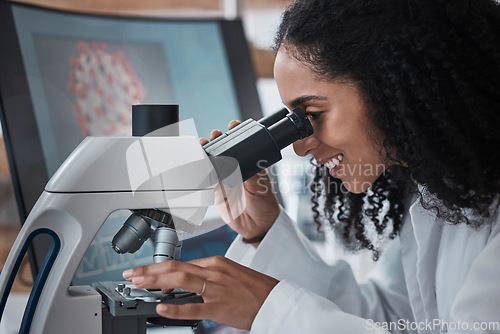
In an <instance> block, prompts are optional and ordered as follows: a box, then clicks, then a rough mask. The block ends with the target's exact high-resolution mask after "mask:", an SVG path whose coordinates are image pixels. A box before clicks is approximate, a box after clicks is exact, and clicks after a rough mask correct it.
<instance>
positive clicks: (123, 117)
mask: <svg viewBox="0 0 500 334" xmlns="http://www.w3.org/2000/svg"><path fill="white" fill-rule="evenodd" d="M77 45H78V50H79V54H78V56H76V57H71V59H70V66H71V68H70V73H69V82H68V91H69V92H70V93H71V94H72V95H74V96H75V97H76V102H75V104H74V105H73V111H74V113H75V115H76V117H77V120H78V125H79V127H80V131H81V132H82V135H83V136H84V137H85V136H95V135H112V134H113V135H130V132H131V130H130V128H131V120H132V116H131V115H132V111H131V110H132V107H131V106H132V104H140V103H142V101H143V99H144V95H145V90H144V87H143V85H142V82H141V80H140V79H139V77H138V76H137V75H136V73H135V71H134V68H133V67H132V65H131V64H130V62H129V61H128V60H127V57H126V56H125V53H124V52H123V51H121V50H118V51H115V52H113V53H110V52H108V46H107V44H106V43H98V42H90V43H88V42H83V41H79V42H78V43H77Z"/></svg>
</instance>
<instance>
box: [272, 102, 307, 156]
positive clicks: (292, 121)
mask: <svg viewBox="0 0 500 334" xmlns="http://www.w3.org/2000/svg"><path fill="white" fill-rule="evenodd" d="M267 130H268V131H269V133H270V134H271V136H272V137H273V138H274V141H275V142H276V145H277V146H278V148H279V149H280V150H282V149H284V148H285V147H287V146H288V145H290V144H291V143H293V142H295V141H297V140H300V139H304V138H306V137H308V136H310V135H312V133H313V128H312V125H311V122H309V120H308V119H307V116H306V115H305V113H304V112H303V111H302V110H301V109H299V108H296V109H294V110H292V111H290V112H289V113H288V114H287V115H286V116H285V117H284V118H283V119H281V120H280V121H278V122H276V123H274V124H272V125H271V126H269V127H268V129H267Z"/></svg>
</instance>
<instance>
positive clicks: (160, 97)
mask: <svg viewBox="0 0 500 334" xmlns="http://www.w3.org/2000/svg"><path fill="white" fill-rule="evenodd" d="M35 46H36V54H37V61H38V62H39V64H40V78H41V81H40V85H39V87H40V88H41V89H42V90H43V92H44V94H43V95H44V96H45V99H46V102H47V104H45V103H41V104H38V105H37V106H36V107H37V109H38V111H39V112H38V113H37V115H38V116H39V117H40V126H41V127H42V128H43V129H44V130H43V132H44V138H43V139H44V142H46V143H47V145H46V146H45V147H44V148H45V155H46V156H47V157H50V158H49V159H47V161H48V162H51V161H52V162H54V166H53V167H52V166H50V165H49V166H48V168H49V170H50V171H51V172H54V171H55V170H56V169H57V166H58V165H59V164H60V162H62V161H63V160H64V159H65V158H66V156H68V155H69V153H71V151H73V149H74V148H75V147H76V146H77V145H78V144H79V143H80V142H81V141H82V140H83V139H84V138H85V137H87V136H112V135H116V136H130V135H131V134H132V130H131V128H132V125H131V120H132V113H131V110H132V105H133V104H141V103H172V101H173V100H174V98H173V97H172V87H171V84H170V83H171V80H170V79H169V76H168V70H167V64H166V61H165V53H164V50H163V48H162V45H161V44H159V43H147V42H126V43H124V42H121V41H103V40H98V39H73V38H61V37H56V36H48V35H44V34H37V35H36V36H35ZM44 106H46V108H44Z"/></svg>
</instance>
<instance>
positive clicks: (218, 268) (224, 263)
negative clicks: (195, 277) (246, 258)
mask: <svg viewBox="0 0 500 334" xmlns="http://www.w3.org/2000/svg"><path fill="white" fill-rule="evenodd" d="M187 263H190V264H194V265H196V266H199V267H202V268H207V269H208V271H207V278H210V279H213V278H215V277H216V275H215V273H225V274H227V275H230V276H234V275H235V274H236V273H237V272H236V271H235V269H238V270H239V271H242V272H245V273H253V272H254V270H253V269H250V268H248V267H246V266H243V265H241V264H239V263H237V262H234V261H233V260H230V259H228V258H227V257H224V256H220V255H218V256H211V257H206V258H201V259H194V260H190V261H189V262H187Z"/></svg>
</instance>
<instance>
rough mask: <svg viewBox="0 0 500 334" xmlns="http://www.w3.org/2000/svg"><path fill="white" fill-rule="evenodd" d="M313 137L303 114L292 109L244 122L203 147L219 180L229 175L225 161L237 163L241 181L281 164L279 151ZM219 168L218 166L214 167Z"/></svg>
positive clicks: (307, 120) (298, 110)
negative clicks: (300, 140) (229, 159)
mask: <svg viewBox="0 0 500 334" xmlns="http://www.w3.org/2000/svg"><path fill="white" fill-rule="evenodd" d="M312 133H313V127H312V125H311V123H310V122H309V119H308V118H307V116H306V115H305V113H304V112H303V111H302V110H301V109H299V108H296V109H294V110H293V111H290V112H288V110H287V109H281V110H279V111H278V112H276V113H274V114H272V115H270V116H267V117H264V118H262V119H261V120H259V121H255V120H253V119H248V120H246V121H245V122H243V123H241V124H240V125H238V126H237V127H235V128H233V129H231V130H229V131H228V132H226V133H224V134H222V135H221V136H219V137H217V138H216V139H215V140H212V141H211V142H210V143H208V144H206V145H205V146H203V148H204V149H205V152H207V154H208V155H209V156H210V157H212V163H213V165H214V167H215V169H216V170H217V173H218V176H219V179H221V180H222V179H224V178H225V177H226V176H227V174H228V173H230V172H231V171H232V168H230V166H229V167H228V166H227V165H228V162H227V161H228V160H227V159H217V157H230V158H234V159H236V160H237V162H238V165H239V168H240V170H241V176H242V179H243V181H246V180H248V179H249V178H251V177H252V176H254V175H255V174H257V173H258V172H260V171H262V170H263V169H265V168H267V167H269V166H271V165H273V164H274V163H276V162H278V161H279V160H281V152H280V151H281V150H282V149H283V148H285V147H287V146H288V145H290V144H291V143H293V142H295V141H297V140H299V139H304V138H305V137H307V136H310V135H311V134H312ZM218 164H219V166H218Z"/></svg>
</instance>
